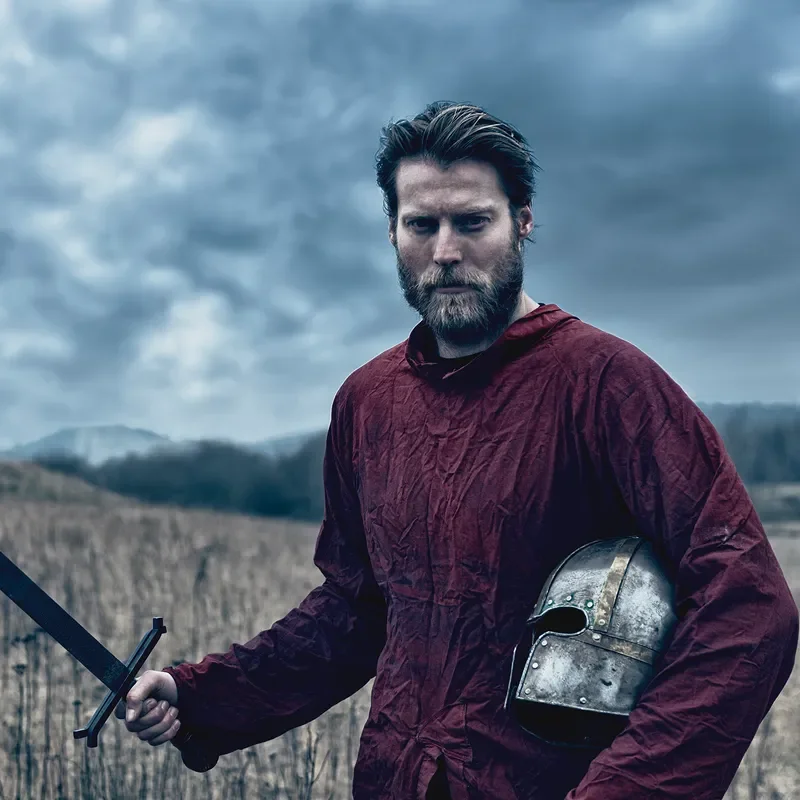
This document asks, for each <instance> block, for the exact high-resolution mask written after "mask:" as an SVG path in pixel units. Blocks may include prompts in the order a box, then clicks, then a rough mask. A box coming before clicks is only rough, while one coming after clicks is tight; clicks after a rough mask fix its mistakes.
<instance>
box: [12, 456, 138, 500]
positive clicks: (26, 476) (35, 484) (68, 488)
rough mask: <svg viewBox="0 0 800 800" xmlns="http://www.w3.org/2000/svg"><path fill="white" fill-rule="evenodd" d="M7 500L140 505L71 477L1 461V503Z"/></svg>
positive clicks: (35, 466) (36, 467)
mask: <svg viewBox="0 0 800 800" xmlns="http://www.w3.org/2000/svg"><path fill="white" fill-rule="evenodd" d="M8 500H32V501H38V502H43V501H44V502H52V503H79V504H83V505H95V506H102V507H103V508H107V507H110V506H116V505H120V504H122V505H139V504H138V502H137V501H136V500H133V499H131V498H129V497H122V496H121V495H119V494H116V493H114V492H109V491H107V490H105V489H100V488H98V487H97V486H92V485H91V484H89V483H86V481H82V480H81V479H80V478H76V477H74V476H72V475H62V474H61V473H58V472H51V471H50V470H47V469H44V468H43V467H40V466H39V465H38V464H27V463H26V464H18V463H13V462H7V461H0V503H2V502H4V501H8Z"/></svg>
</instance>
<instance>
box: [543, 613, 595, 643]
mask: <svg viewBox="0 0 800 800" xmlns="http://www.w3.org/2000/svg"><path fill="white" fill-rule="evenodd" d="M588 624H589V620H588V619H587V618H586V614H585V613H584V612H583V611H582V610H581V609H580V608H554V609H553V610H552V611H548V612H547V613H546V614H544V616H542V618H541V619H539V620H537V621H536V623H535V624H534V627H533V630H534V637H535V638H538V637H539V636H541V635H542V634H544V633H568V634H569V633H572V634H575V633H581V632H582V631H584V630H586V627H587V626H588Z"/></svg>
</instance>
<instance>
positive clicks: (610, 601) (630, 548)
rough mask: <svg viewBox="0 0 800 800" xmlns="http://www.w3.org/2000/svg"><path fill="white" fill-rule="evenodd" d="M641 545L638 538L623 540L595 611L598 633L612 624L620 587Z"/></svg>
mask: <svg viewBox="0 0 800 800" xmlns="http://www.w3.org/2000/svg"><path fill="white" fill-rule="evenodd" d="M641 543H642V540H641V539H639V538H638V537H631V538H629V539H623V540H622V541H621V542H620V545H619V548H618V549H617V554H616V555H615V556H614V561H613V562H612V564H611V568H610V569H609V570H608V575H607V576H606V582H605V584H604V585H603V590H602V591H601V592H600V599H599V600H598V602H597V608H596V609H595V615H594V625H593V626H592V627H593V628H594V629H595V630H596V631H601V632H602V631H607V630H608V626H609V625H610V624H611V614H612V612H613V610H614V606H615V605H616V602H617V595H618V594H619V589H620V586H622V579H623V578H624V577H625V573H626V572H627V570H628V564H630V563H631V559H632V558H633V554H634V553H635V552H636V550H637V548H638V547H639V545H640V544H641ZM615 652H616V651H615Z"/></svg>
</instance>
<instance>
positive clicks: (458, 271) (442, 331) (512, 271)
mask: <svg viewBox="0 0 800 800" xmlns="http://www.w3.org/2000/svg"><path fill="white" fill-rule="evenodd" d="M395 250H396V248H395ZM396 252H397V251H396ZM524 269H525V265H524V260H523V257H522V250H521V248H520V247H519V246H518V245H517V241H516V240H512V241H510V242H509V247H508V250H507V251H506V252H505V253H504V254H503V256H502V258H501V259H500V260H499V261H498V262H497V263H496V264H494V267H493V269H491V270H488V271H486V272H483V271H480V270H474V269H472V270H470V269H464V268H463V267H459V266H456V267H452V268H450V267H439V266H436V267H433V268H431V269H428V270H426V271H425V272H424V273H423V274H422V275H421V276H419V277H415V276H414V274H413V272H412V271H411V270H410V269H409V268H408V265H407V264H405V263H404V262H403V260H402V258H401V257H400V253H399V252H397V272H398V277H399V279H400V288H401V289H402V290H403V296H404V297H405V299H406V302H407V303H408V304H409V305H410V306H411V308H413V309H414V310H415V311H416V312H418V313H419V315H420V316H421V317H422V320H423V322H425V324H426V325H427V326H428V327H429V328H430V329H431V330H432V331H433V333H434V334H435V335H436V338H437V339H439V340H441V341H442V342H445V343H446V344H449V345H452V346H453V347H470V346H475V345H479V344H483V343H485V342H487V341H494V340H495V339H497V338H498V337H499V336H500V335H501V334H502V333H503V331H504V330H505V329H506V328H507V327H508V326H509V324H510V323H511V319H512V317H513V316H514V311H515V310H516V308H517V303H518V302H519V296H520V293H521V291H522V283H523V276H524ZM449 286H466V287H468V288H470V289H472V291H471V292H464V293H461V294H443V293H441V292H437V291H436V290H437V289H439V288H446V287H449Z"/></svg>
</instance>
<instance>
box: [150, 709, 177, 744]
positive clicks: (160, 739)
mask: <svg viewBox="0 0 800 800" xmlns="http://www.w3.org/2000/svg"><path fill="white" fill-rule="evenodd" d="M173 708H174V706H173ZM180 727H181V723H180V720H177V719H176V720H175V722H173V723H172V726H171V727H170V729H169V730H168V731H167V732H166V733H163V734H161V736H157V737H156V738H155V739H151V740H150V741H149V742H148V744H149V745H151V746H152V747H157V746H158V745H160V744H166V743H167V742H169V741H171V740H172V739H174V738H175V735H176V734H177V733H178V731H179V730H180Z"/></svg>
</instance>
